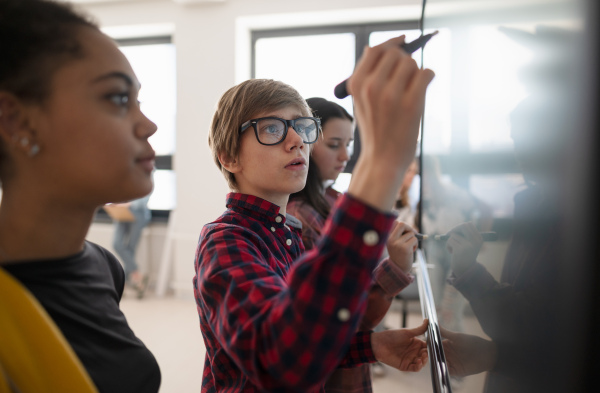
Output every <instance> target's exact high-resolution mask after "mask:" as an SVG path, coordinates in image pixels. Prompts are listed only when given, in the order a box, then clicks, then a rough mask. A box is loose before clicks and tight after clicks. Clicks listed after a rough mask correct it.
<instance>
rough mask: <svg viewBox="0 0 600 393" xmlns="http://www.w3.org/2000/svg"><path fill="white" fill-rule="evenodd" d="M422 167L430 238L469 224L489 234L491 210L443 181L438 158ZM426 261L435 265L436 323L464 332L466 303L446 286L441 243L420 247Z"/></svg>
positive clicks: (425, 218) (432, 273)
mask: <svg viewBox="0 0 600 393" xmlns="http://www.w3.org/2000/svg"><path fill="white" fill-rule="evenodd" d="M423 168H424V171H425V172H426V173H427V175H428V176H425V177H424V178H423V199H422V202H421V203H422V207H423V208H424V209H423V214H422V223H421V229H422V231H423V232H424V233H427V234H430V235H441V234H445V233H447V232H448V231H449V230H451V229H452V228H453V227H455V226H456V225H459V224H461V223H464V222H467V221H471V222H473V223H475V225H476V227H477V228H478V229H479V230H480V231H489V230H490V228H491V226H492V222H493V218H492V211H491V208H490V207H489V206H488V205H486V204H485V203H483V202H482V201H481V200H479V199H477V198H476V197H475V196H473V195H472V194H471V193H469V192H468V191H467V190H465V189H464V188H462V187H459V186H458V185H456V184H454V183H452V182H451V181H448V180H446V179H443V178H442V171H441V168H440V163H439V160H438V159H437V157H435V156H433V155H427V156H424V157H423ZM423 248H424V250H425V255H426V257H427V262H428V263H430V264H432V265H434V268H433V269H431V270H430V272H429V277H430V280H431V287H432V291H433V296H434V301H435V305H436V308H437V311H438V320H439V323H440V325H441V326H443V327H445V328H447V329H450V330H453V331H458V332H461V331H463V314H464V309H465V305H466V303H467V301H466V300H465V298H464V297H463V296H462V295H461V294H460V293H459V292H458V291H457V290H456V289H455V288H453V287H452V286H448V285H446V279H447V278H448V276H449V275H450V257H451V256H450V254H449V253H448V251H447V250H446V244H445V243H444V242H439V241H433V240H428V241H425V242H424V244H423Z"/></svg>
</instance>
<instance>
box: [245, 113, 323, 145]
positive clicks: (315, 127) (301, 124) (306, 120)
mask: <svg viewBox="0 0 600 393" xmlns="http://www.w3.org/2000/svg"><path fill="white" fill-rule="evenodd" d="M250 126H252V127H253V128H254V134H255V135H256V139H257V140H258V143H260V144H261V145H267V146H271V145H276V144H278V143H281V142H282V141H283V140H284V139H285V137H286V136H287V132H288V129H289V128H290V127H292V128H293V129H294V131H296V133H297V134H298V135H300V137H301V138H302V141H303V142H304V143H308V144H310V143H315V142H316V141H317V138H318V137H319V131H320V129H321V121H320V120H319V119H317V118H315V117H299V118H297V119H293V120H285V119H280V118H279V117H261V118H259V119H252V120H248V121H247V122H245V123H244V124H242V125H241V126H240V134H241V133H242V132H244V131H246V130H247V129H248V128H249V127H250Z"/></svg>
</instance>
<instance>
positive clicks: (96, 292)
mask: <svg viewBox="0 0 600 393" xmlns="http://www.w3.org/2000/svg"><path fill="white" fill-rule="evenodd" d="M2 267H3V268H4V269H5V270H6V271H7V272H8V273H10V274H11V275H12V276H13V277H15V278H16V279H17V280H19V281H20V282H21V283H22V284H23V285H24V286H25V287H27V289H29V291H31V293H33V295H34V296H35V297H36V299H37V300H38V301H39V302H40V303H41V304H42V306H43V307H44V308H45V309H46V311H47V312H48V314H50V316H51V317H52V319H53V320H54V322H55V323H56V325H58V327H59V328H60V330H61V331H62V333H63V335H64V336H65V338H66V339H67V341H68V342H69V343H70V344H71V347H72V348H73V350H74V351H75V353H76V354H77V356H78V357H79V359H80V360H81V362H82V363H83V365H84V366H85V368H86V369H87V371H88V373H89V375H90V377H91V378H92V380H93V381H94V383H95V384H96V387H97V388H98V390H99V391H100V392H106V393H120V392H135V393H145V392H149V393H155V392H158V388H159V386H160V369H159V368H158V363H157V362H156V359H155V358H154V356H153V355H152V353H151V352H150V351H149V350H148V349H147V348H146V346H144V344H143V343H142V342H141V341H140V339H139V338H137V337H136V336H135V334H134V333H133V331H132V330H131V328H130V327H129V325H128V324H127V320H126V319H125V316H124V315H123V313H122V312H121V310H120V309H119V301H120V300H121V295H122V294H123V287H124V283H125V279H124V273H123V268H122V267H121V265H120V264H119V261H117V259H116V258H115V257H114V255H112V254H111V253H110V252H109V251H107V250H106V249H104V248H102V247H100V246H98V245H97V244H94V243H90V242H86V243H85V246H84V249H83V251H81V252H79V253H77V254H76V255H73V256H70V257H67V258H62V259H51V260H42V261H31V262H25V263H15V264H6V265H3V266H2Z"/></svg>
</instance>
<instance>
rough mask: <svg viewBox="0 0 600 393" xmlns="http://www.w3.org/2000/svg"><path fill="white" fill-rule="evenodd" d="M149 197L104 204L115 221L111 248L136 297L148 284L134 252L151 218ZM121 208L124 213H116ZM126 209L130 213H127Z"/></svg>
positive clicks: (143, 292) (142, 294)
mask: <svg viewBox="0 0 600 393" xmlns="http://www.w3.org/2000/svg"><path fill="white" fill-rule="evenodd" d="M149 199H150V195H148V196H145V197H144V198H140V199H136V200H134V201H131V202H127V203H122V204H113V205H111V207H108V208H107V207H106V206H105V210H107V211H108V212H109V214H110V215H111V217H112V218H113V220H114V221H115V233H114V237H113V248H114V250H115V252H116V253H117V255H118V256H119V259H120V260H121V262H122V263H123V266H124V268H125V278H126V283H127V285H128V286H129V287H130V288H131V289H133V290H134V291H135V292H136V295H137V297H138V299H141V298H143V297H144V294H145V292H146V287H147V286H148V274H144V273H142V272H141V271H140V269H139V267H138V264H137V260H136V256H135V254H136V251H137V248H138V245H139V243H140V239H141V237H142V231H143V230H144V228H145V227H146V225H148V223H149V222H150V219H151V212H150V209H149V208H148V200H149ZM123 209H125V214H123V213H121V214H119V213H117V211H118V210H120V211H123ZM111 211H112V213H111ZM127 211H128V212H129V213H130V214H127Z"/></svg>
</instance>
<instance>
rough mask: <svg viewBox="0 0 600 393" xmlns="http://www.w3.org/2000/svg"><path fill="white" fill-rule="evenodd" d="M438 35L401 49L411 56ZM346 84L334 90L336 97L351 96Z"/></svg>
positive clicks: (427, 35) (404, 45) (403, 46)
mask: <svg viewBox="0 0 600 393" xmlns="http://www.w3.org/2000/svg"><path fill="white" fill-rule="evenodd" d="M437 33H438V31H437V30H436V31H434V32H433V33H430V34H425V35H422V36H420V37H419V38H417V39H416V40H414V41H412V42H408V43H404V44H402V45H401V46H400V47H401V48H402V49H404V51H405V52H406V53H408V54H409V55H410V54H412V53H415V52H416V51H418V50H419V49H421V48H422V47H424V46H425V44H426V43H427V41H429V40H430V39H431V37H433V36H434V35H436V34H437ZM346 83H348V79H346V80H345V81H343V82H342V83H340V84H339V85H337V86H336V87H335V89H333V93H334V94H335V96H336V97H337V98H340V99H342V98H346V97H348V96H349V95H350V94H349V93H348V90H346Z"/></svg>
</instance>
